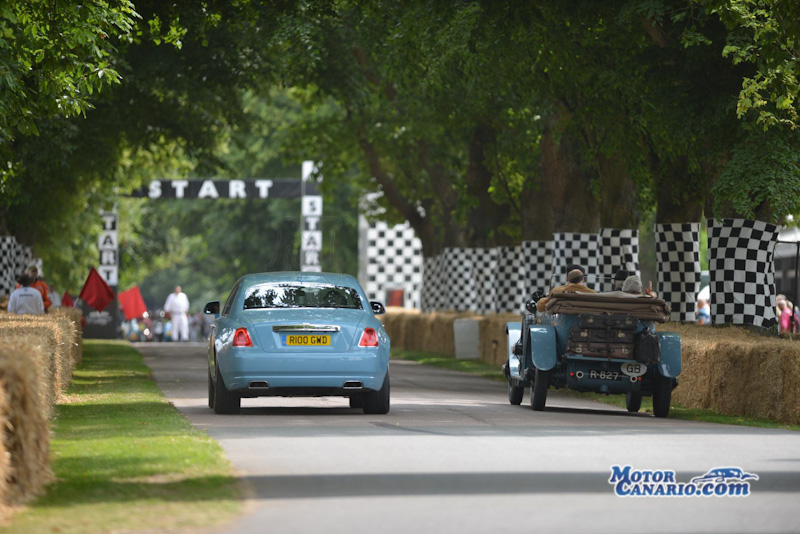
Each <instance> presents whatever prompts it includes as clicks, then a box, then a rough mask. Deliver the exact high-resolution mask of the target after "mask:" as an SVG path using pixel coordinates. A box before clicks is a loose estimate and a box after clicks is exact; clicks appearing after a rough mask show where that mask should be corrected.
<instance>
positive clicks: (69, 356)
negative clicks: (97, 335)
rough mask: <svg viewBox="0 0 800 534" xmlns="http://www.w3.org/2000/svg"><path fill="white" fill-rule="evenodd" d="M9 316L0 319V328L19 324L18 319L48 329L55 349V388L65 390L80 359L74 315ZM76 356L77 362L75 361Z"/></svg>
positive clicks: (31, 325) (78, 337)
mask: <svg viewBox="0 0 800 534" xmlns="http://www.w3.org/2000/svg"><path fill="white" fill-rule="evenodd" d="M10 317H11V318H10V319H9V318H8V317H4V318H3V319H0V329H3V328H5V327H7V326H9V325H19V324H20V321H22V323H23V324H24V325H27V326H30V327H33V326H42V327H43V328H46V329H48V330H49V332H50V334H45V335H52V336H53V338H54V339H55V345H54V346H55V351H54V353H53V357H54V364H55V365H56V366H57V374H56V375H55V376H56V380H57V384H56V386H57V388H58V390H59V391H61V392H63V391H66V390H67V388H68V387H69V385H70V383H71V382H72V370H73V369H74V368H75V365H77V363H78V362H79V361H80V359H81V356H80V352H81V346H80V345H76V344H77V343H78V340H79V339H80V334H79V332H78V331H77V330H76V325H75V323H74V317H72V316H70V315H61V314H45V315H11V316H10ZM76 358H77V360H78V361H77V362H76Z"/></svg>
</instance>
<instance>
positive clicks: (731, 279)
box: [708, 219, 781, 328]
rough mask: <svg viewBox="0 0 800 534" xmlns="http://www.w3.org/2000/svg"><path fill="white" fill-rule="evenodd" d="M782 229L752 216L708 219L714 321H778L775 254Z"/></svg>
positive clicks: (765, 324)
mask: <svg viewBox="0 0 800 534" xmlns="http://www.w3.org/2000/svg"><path fill="white" fill-rule="evenodd" d="M780 230H781V227H780V226H776V225H774V224H770V223H766V222H763V221H753V220H749V219H723V220H721V221H715V220H713V219H709V220H708V270H709V274H710V275H711V287H710V289H711V321H712V323H714V324H722V323H730V324H747V325H755V326H762V327H765V328H770V327H772V326H774V325H775V324H776V323H777V319H776V317H775V262H774V258H773V255H774V251H775V242H776V241H777V240H778V233H779V232H780Z"/></svg>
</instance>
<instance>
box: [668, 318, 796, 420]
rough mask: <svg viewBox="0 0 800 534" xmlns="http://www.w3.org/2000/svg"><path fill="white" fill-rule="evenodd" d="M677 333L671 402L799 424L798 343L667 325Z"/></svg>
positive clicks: (738, 330) (728, 330) (729, 329)
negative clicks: (678, 367) (679, 365)
mask: <svg viewBox="0 0 800 534" xmlns="http://www.w3.org/2000/svg"><path fill="white" fill-rule="evenodd" d="M664 330H671V331H675V332H678V333H679V334H681V342H682V346H683V372H682V373H681V376H680V378H679V381H680V383H679V385H678V387H677V388H676V389H675V390H674V391H673V400H674V402H675V403H677V404H680V405H682V406H686V407H688V408H702V409H708V410H713V411H716V412H719V413H723V414H727V415H740V416H748V417H761V418H765V419H771V420H774V421H780V422H783V423H787V424H798V423H800V344H797V343H794V342H793V341H791V340H788V339H783V338H775V337H766V336H763V335H760V334H757V333H755V332H752V331H749V330H746V329H744V328H735V327H721V328H708V327H703V326H696V325H678V324H674V323H670V324H668V325H665V327H664Z"/></svg>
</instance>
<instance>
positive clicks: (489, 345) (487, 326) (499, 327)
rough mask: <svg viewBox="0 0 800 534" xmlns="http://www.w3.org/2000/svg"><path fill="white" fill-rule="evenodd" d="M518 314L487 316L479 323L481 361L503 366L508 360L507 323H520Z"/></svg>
mask: <svg viewBox="0 0 800 534" xmlns="http://www.w3.org/2000/svg"><path fill="white" fill-rule="evenodd" d="M520 320H521V316H520V314H518V313H501V314H491V315H485V316H483V317H482V318H481V320H480V323H479V329H480V347H479V350H480V355H481V360H482V361H484V362H486V363H489V364H492V365H503V364H504V363H506V360H508V352H507V351H508V341H507V338H508V336H507V335H506V323H509V322H514V321H520ZM515 341H516V340H515Z"/></svg>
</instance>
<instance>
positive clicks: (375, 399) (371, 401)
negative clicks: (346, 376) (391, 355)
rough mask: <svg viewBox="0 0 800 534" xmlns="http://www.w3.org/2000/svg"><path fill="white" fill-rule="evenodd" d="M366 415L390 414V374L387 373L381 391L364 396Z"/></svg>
mask: <svg viewBox="0 0 800 534" xmlns="http://www.w3.org/2000/svg"><path fill="white" fill-rule="evenodd" d="M364 413H370V414H372V413H375V414H385V413H389V373H386V378H384V379H383V386H381V389H379V390H378V391H370V392H369V393H367V394H365V395H364Z"/></svg>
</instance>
